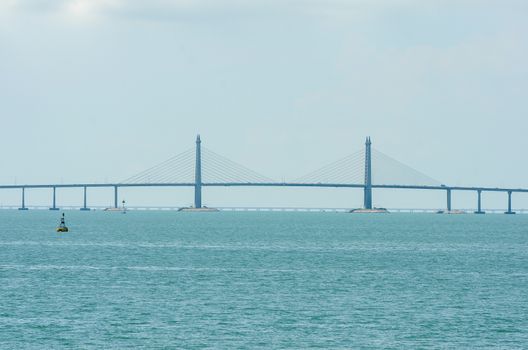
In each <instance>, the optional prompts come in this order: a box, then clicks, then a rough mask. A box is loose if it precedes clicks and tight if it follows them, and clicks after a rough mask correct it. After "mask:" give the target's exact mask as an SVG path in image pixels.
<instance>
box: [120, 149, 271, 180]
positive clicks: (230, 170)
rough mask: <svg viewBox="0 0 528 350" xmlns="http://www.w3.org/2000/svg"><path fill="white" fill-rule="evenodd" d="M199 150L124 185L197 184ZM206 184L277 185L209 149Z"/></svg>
mask: <svg viewBox="0 0 528 350" xmlns="http://www.w3.org/2000/svg"><path fill="white" fill-rule="evenodd" d="M195 167H196V151H195V149H194V148H192V149H189V150H187V151H185V152H183V153H180V154H178V155H176V156H174V157H172V158H169V159H167V160H166V161H164V162H162V163H160V164H158V165H155V166H153V167H151V168H149V169H147V170H144V171H142V172H140V173H138V174H136V175H134V176H131V177H129V178H128V179H126V180H124V181H122V182H121V183H123V184H145V183H149V184H150V183H157V184H158V183H159V184H162V183H194V181H195ZM201 169H202V183H272V182H275V181H274V180H273V179H270V178H268V177H266V176H263V175H261V174H259V173H257V172H255V171H253V170H251V169H249V168H247V167H245V166H243V165H240V164H238V163H236V162H233V161H232V160H230V159H228V158H226V157H224V156H221V155H219V154H217V153H215V152H213V151H211V150H209V149H207V148H205V147H202V151H201Z"/></svg>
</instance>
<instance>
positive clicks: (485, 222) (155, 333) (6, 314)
mask: <svg viewBox="0 0 528 350" xmlns="http://www.w3.org/2000/svg"><path fill="white" fill-rule="evenodd" d="M60 214H61V212H56V211H44V210H29V211H15V210H0V349H311V348H314V349H315V348H318V349H523V348H524V349H526V348H528V215H497V214H487V215H470V214H468V215H438V214H396V213H391V214H347V213H330V212H326V213H323V212H321V213H314V212H218V213H189V212H187V213H183V212H175V211H129V212H127V213H126V214H122V213H120V212H103V211H91V212H80V211H66V212H65V217H66V224H67V225H68V227H69V228H70V232H68V233H57V232H56V231H55V228H56V226H57V225H58V223H59V221H60Z"/></svg>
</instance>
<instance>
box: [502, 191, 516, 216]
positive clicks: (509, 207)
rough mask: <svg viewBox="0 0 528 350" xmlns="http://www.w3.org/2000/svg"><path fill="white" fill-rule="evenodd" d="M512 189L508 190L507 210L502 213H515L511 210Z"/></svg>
mask: <svg viewBox="0 0 528 350" xmlns="http://www.w3.org/2000/svg"><path fill="white" fill-rule="evenodd" d="M511 197H512V191H508V211H507V212H504V214H515V212H514V211H512V199H511Z"/></svg>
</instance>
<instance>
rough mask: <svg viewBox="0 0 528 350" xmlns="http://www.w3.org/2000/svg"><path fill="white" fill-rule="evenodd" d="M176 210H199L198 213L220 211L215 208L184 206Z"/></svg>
mask: <svg viewBox="0 0 528 350" xmlns="http://www.w3.org/2000/svg"><path fill="white" fill-rule="evenodd" d="M178 211H185V212H199V213H212V212H217V211H220V210H218V209H216V208H205V207H204V208H193V207H186V208H180V209H178Z"/></svg>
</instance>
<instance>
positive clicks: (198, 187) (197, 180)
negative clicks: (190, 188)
mask: <svg viewBox="0 0 528 350" xmlns="http://www.w3.org/2000/svg"><path fill="white" fill-rule="evenodd" d="M201 143H202V141H201V140H200V135H198V136H197V137H196V165H195V168H194V207H195V208H201V207H202V150H201Z"/></svg>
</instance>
